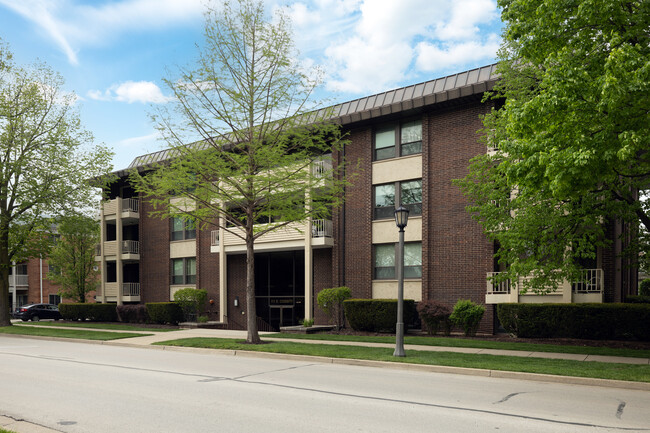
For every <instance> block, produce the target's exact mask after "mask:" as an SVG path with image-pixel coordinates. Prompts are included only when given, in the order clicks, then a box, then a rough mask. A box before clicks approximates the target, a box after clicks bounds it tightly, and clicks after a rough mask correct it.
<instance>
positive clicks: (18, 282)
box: [9, 274, 29, 287]
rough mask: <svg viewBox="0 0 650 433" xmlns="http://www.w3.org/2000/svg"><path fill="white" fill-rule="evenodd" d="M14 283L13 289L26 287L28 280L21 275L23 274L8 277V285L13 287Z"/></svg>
mask: <svg viewBox="0 0 650 433" xmlns="http://www.w3.org/2000/svg"><path fill="white" fill-rule="evenodd" d="M14 278H15V280H14ZM14 283H15V287H18V286H28V285H29V278H28V277H27V275H23V274H17V275H9V284H10V285H14Z"/></svg>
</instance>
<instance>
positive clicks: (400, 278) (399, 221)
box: [393, 206, 409, 356]
mask: <svg viewBox="0 0 650 433" xmlns="http://www.w3.org/2000/svg"><path fill="white" fill-rule="evenodd" d="M408 219H409V210H408V209H406V208H405V207H402V206H400V207H398V208H397V209H395V224H396V225H397V227H398V228H399V247H398V248H397V257H396V261H397V324H396V325H395V352H393V356H406V354H405V353H404V227H406V224H408Z"/></svg>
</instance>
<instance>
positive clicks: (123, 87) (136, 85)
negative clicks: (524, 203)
mask: <svg viewBox="0 0 650 433" xmlns="http://www.w3.org/2000/svg"><path fill="white" fill-rule="evenodd" d="M88 97H89V98H91V99H95V100H98V101H120V102H127V103H129V104H132V103H134V102H140V103H143V104H147V103H152V104H164V103H166V102H168V101H169V100H170V98H169V97H167V96H165V95H163V93H162V91H161V90H160V87H158V86H157V85H156V84H155V83H152V82H151V81H126V82H124V83H120V84H113V85H112V86H111V87H109V88H108V89H106V90H105V91H104V92H101V91H99V90H90V91H89V92H88Z"/></svg>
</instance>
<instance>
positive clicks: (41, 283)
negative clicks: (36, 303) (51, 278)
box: [38, 256, 43, 304]
mask: <svg viewBox="0 0 650 433" xmlns="http://www.w3.org/2000/svg"><path fill="white" fill-rule="evenodd" d="M38 264H39V267H38V268H39V270H40V279H39V283H40V288H41V304H42V303H43V257H42V256H41V257H39V258H38Z"/></svg>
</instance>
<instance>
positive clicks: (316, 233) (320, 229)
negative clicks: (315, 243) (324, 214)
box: [311, 220, 333, 238]
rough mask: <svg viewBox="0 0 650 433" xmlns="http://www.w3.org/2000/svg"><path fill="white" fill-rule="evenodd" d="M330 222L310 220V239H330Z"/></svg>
mask: <svg viewBox="0 0 650 433" xmlns="http://www.w3.org/2000/svg"><path fill="white" fill-rule="evenodd" d="M332 232H333V230H332V221H331V220H312V222H311V237H312V238H331V237H332Z"/></svg>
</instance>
